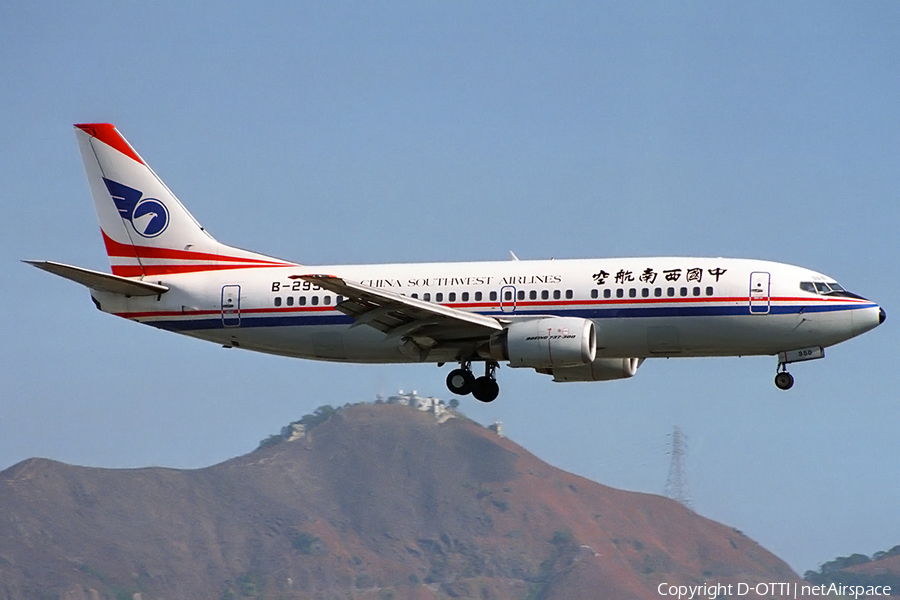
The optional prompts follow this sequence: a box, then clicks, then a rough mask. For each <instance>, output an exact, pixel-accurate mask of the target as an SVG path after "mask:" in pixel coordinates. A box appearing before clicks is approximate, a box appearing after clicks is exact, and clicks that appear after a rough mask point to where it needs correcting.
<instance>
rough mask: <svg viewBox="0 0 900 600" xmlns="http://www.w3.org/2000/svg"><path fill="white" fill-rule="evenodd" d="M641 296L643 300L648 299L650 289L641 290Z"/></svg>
mask: <svg viewBox="0 0 900 600" xmlns="http://www.w3.org/2000/svg"><path fill="white" fill-rule="evenodd" d="M641 296H642V297H644V298H649V297H650V288H644V289H642V290H641Z"/></svg>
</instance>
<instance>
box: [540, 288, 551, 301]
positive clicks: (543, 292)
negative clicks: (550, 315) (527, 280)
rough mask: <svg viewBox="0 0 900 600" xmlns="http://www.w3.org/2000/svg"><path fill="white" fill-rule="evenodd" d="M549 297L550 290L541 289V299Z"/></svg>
mask: <svg viewBox="0 0 900 600" xmlns="http://www.w3.org/2000/svg"><path fill="white" fill-rule="evenodd" d="M549 298H550V292H548V291H547V290H542V291H541V300H547V299H549Z"/></svg>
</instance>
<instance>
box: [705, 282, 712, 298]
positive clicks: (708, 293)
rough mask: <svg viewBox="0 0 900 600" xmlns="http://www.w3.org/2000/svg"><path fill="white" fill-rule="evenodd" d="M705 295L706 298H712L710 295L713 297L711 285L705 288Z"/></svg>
mask: <svg viewBox="0 0 900 600" xmlns="http://www.w3.org/2000/svg"><path fill="white" fill-rule="evenodd" d="M706 295H707V296H712V295H713V289H712V286H711V285H710V286H707V288H706Z"/></svg>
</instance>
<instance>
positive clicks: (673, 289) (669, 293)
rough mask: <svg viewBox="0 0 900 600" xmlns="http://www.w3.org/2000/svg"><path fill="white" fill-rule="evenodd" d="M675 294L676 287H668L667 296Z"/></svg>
mask: <svg viewBox="0 0 900 600" xmlns="http://www.w3.org/2000/svg"><path fill="white" fill-rule="evenodd" d="M674 295H675V288H666V296H669V297H670V298H671V297H672V296H674Z"/></svg>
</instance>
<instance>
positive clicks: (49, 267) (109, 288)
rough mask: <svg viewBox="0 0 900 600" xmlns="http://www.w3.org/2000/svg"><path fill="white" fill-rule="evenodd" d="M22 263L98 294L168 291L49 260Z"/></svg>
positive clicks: (145, 282)
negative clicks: (95, 291)
mask: <svg viewBox="0 0 900 600" xmlns="http://www.w3.org/2000/svg"><path fill="white" fill-rule="evenodd" d="M22 262H24V263H28V264H29V265H32V266H34V267H37V268H38V269H42V270H44V271H47V272H49V273H53V274H54V275H59V276H60V277H65V278H66V279H71V280H72V281H74V282H75V283H80V284H81V285H83V286H85V287H88V288H90V289H92V290H97V291H100V292H112V293H113V294H122V295H125V296H157V295H159V294H162V293H165V292H168V291H169V288H168V287H166V286H164V285H159V284H156V283H150V282H149V281H139V280H137V279H128V278H127V277H119V276H118V275H111V274H109V273H102V272H100V271H92V270H91V269H83V268H81V267H73V266H72V265H64V264H62V263H58V262H53V261H51V260H23V261H22Z"/></svg>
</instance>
